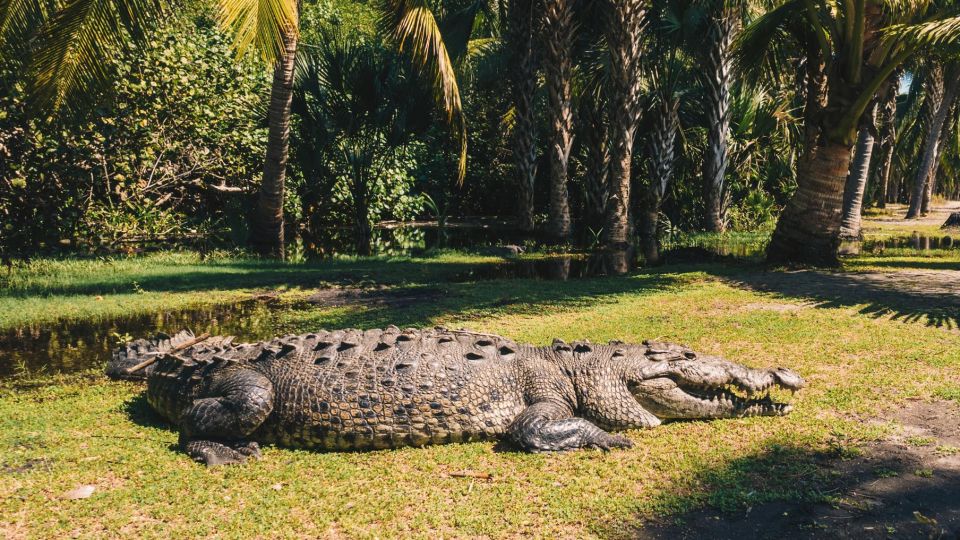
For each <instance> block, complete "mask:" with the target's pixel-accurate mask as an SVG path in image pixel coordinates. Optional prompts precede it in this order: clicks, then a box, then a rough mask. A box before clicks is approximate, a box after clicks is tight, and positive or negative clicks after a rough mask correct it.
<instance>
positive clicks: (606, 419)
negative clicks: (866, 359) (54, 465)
mask: <svg viewBox="0 0 960 540" xmlns="http://www.w3.org/2000/svg"><path fill="white" fill-rule="evenodd" d="M107 371H108V373H109V374H111V375H112V376H114V377H120V378H145V379H146V382H147V390H146V399H147V401H148V402H149V404H150V406H151V407H152V408H153V409H155V410H156V411H157V412H158V413H160V414H161V415H162V416H164V417H165V418H166V419H167V420H169V421H170V422H171V424H173V425H175V426H177V427H178V428H179V431H180V443H179V444H180V447H181V449H182V450H183V451H185V452H186V453H187V454H188V455H189V456H190V457H192V458H193V459H195V460H196V461H199V462H202V463H205V464H207V465H208V466H216V465H222V464H230V463H239V462H243V461H245V460H246V459H247V458H249V457H251V456H253V457H259V456H260V446H259V445H260V444H261V443H262V444H275V445H280V446H286V447H293V448H308V449H315V450H323V451H345V450H375V449H389V448H398V447H404V446H417V447H419V446H424V445H430V444H442V443H454V442H467V441H482V440H505V441H506V442H507V443H508V444H512V445H514V446H515V447H517V448H518V449H520V450H525V451H530V452H552V451H565V450H572V449H577V448H597V449H603V450H610V449H613V448H628V447H630V446H631V445H632V443H631V441H630V439H629V438H627V437H626V436H624V435H622V434H617V433H612V432H616V431H623V430H628V429H640V428H652V427H655V426H658V425H660V424H661V423H662V422H663V421H667V420H674V419H719V418H738V417H747V416H782V415H785V414H787V413H789V412H790V411H791V408H792V407H791V405H789V404H787V403H780V402H775V401H774V400H772V399H771V397H770V395H769V393H767V392H766V391H768V390H770V389H771V388H781V389H786V390H790V391H796V390H798V389H800V388H802V387H803V386H804V384H805V383H804V380H803V378H801V377H800V376H799V375H798V374H797V373H795V372H794V371H791V370H789V369H785V368H775V369H751V368H748V367H745V366H743V365H740V364H736V363H733V362H729V361H726V360H723V359H721V358H718V357H712V356H706V355H701V354H698V353H696V352H694V351H692V350H690V349H689V348H687V347H685V346H681V345H676V344H671V343H662V342H656V341H646V342H643V343H642V344H626V343H622V342H619V341H612V342H609V343H605V344H594V343H590V342H588V341H574V342H572V343H566V342H564V341H562V340H559V339H558V340H555V341H554V342H553V344H552V345H549V346H533V345H526V344H518V343H516V342H515V341H512V340H510V339H507V338H504V337H501V336H497V335H490V334H482V333H476V332H470V331H466V330H459V331H457V330H448V329H445V328H435V329H406V330H401V329H399V328H396V327H389V328H386V329H383V330H366V331H363V330H336V331H318V332H314V333H309V334H303V335H290V336H285V337H281V338H276V339H273V340H269V341H263V342H259V343H234V342H233V340H232V338H229V337H208V336H206V335H204V336H201V337H199V338H198V337H195V336H194V335H193V334H191V333H190V332H189V331H183V332H180V333H179V334H177V335H175V336H172V337H170V336H163V335H161V336H158V337H157V338H156V339H152V340H144V339H141V340H137V341H134V342H131V343H128V344H126V345H123V346H120V347H119V348H117V349H116V350H115V351H114V355H113V359H112V361H111V362H110V364H109V366H108V369H107ZM758 394H766V395H762V397H761V396H760V395H758Z"/></svg>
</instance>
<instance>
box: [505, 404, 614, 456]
mask: <svg viewBox="0 0 960 540" xmlns="http://www.w3.org/2000/svg"><path fill="white" fill-rule="evenodd" d="M507 433H508V434H509V437H510V439H511V440H512V441H513V442H514V443H516V444H517V445H519V446H520V447H521V448H523V449H524V450H527V451H528V452H563V451H566V450H575V449H577V448H600V449H603V450H610V449H612V448H630V447H631V446H633V443H632V442H631V441H630V439H628V438H626V437H624V436H621V435H613V434H610V433H607V432H606V431H604V430H602V429H600V428H598V427H597V426H595V425H593V424H591V423H590V422H588V421H587V420H584V419H583V418H576V417H574V416H573V411H572V410H571V409H570V408H569V407H568V406H566V405H563V404H560V403H557V402H553V401H541V402H539V403H534V404H533V405H531V406H529V407H527V408H526V409H524V411H523V412H522V413H520V416H518V417H517V418H516V419H515V420H514V421H513V423H511V424H510V427H508V428H507Z"/></svg>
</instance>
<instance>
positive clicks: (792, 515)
mask: <svg viewBox="0 0 960 540" xmlns="http://www.w3.org/2000/svg"><path fill="white" fill-rule="evenodd" d="M887 420H892V421H895V422H897V423H898V424H900V425H901V428H900V429H899V430H898V431H897V432H896V433H895V434H894V435H892V436H890V437H889V438H887V439H886V440H882V441H879V442H874V443H870V444H868V445H866V446H864V447H862V453H860V454H859V455H857V456H854V457H848V458H846V459H842V458H835V459H832V460H829V461H826V462H824V463H823V467H826V468H827V469H828V470H829V471H830V472H832V473H833V474H832V475H831V477H833V478H836V479H837V480H836V483H835V485H833V486H828V487H827V489H826V490H825V492H827V493H834V494H835V495H834V496H833V497H832V500H831V502H830V503H826V502H821V503H796V502H773V503H766V504H762V505H758V506H755V507H753V508H749V509H747V510H746V511H744V512H742V513H737V514H723V513H721V512H718V511H716V510H712V509H704V510H699V511H695V512H691V513H688V514H686V515H683V516H680V517H679V519H676V516H672V517H671V518H670V521H669V522H667V521H665V522H663V523H652V524H647V525H645V526H644V527H643V528H641V529H639V530H638V531H637V537H638V538H651V539H652V538H671V539H673V538H711V539H726V538H729V539H736V540H745V539H752V538H778V539H779V538H798V539H799V538H868V539H872V538H924V539H925V538H949V539H955V538H960V405H958V404H957V403H955V402H952V401H937V402H920V401H911V402H908V403H907V404H906V406H905V407H904V408H902V409H900V410H899V411H897V412H896V413H895V414H893V415H891V418H888V419H887Z"/></svg>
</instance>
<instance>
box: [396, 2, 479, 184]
mask: <svg viewBox="0 0 960 540" xmlns="http://www.w3.org/2000/svg"><path fill="white" fill-rule="evenodd" d="M379 9H380V13H381V17H380V21H379V23H380V27H381V30H382V31H383V33H384V34H386V35H387V36H389V37H390V38H391V39H392V40H393V41H394V42H395V43H396V44H397V47H398V49H399V50H400V51H401V52H404V53H406V54H407V55H409V56H410V58H411V59H412V60H413V62H414V64H415V65H416V66H417V67H418V68H419V69H420V70H421V71H422V72H423V73H425V74H426V75H427V77H429V78H430V79H431V80H432V82H433V90H434V96H435V98H436V100H437V102H438V104H439V106H440V107H441V108H442V109H443V111H444V112H445V113H446V118H447V123H448V124H450V126H451V128H452V129H453V132H454V136H455V137H456V138H457V139H458V141H459V142H460V163H459V178H460V181H463V178H464V177H465V176H466V172H467V162H466V159H467V130H466V121H465V119H464V117H463V104H462V102H461V100H460V87H459V84H458V83H457V75H456V71H455V69H454V63H453V61H452V60H451V58H450V54H449V53H448V51H447V45H446V43H445V42H444V39H443V33H442V31H441V29H440V25H439V24H438V22H437V19H436V17H434V14H433V11H432V10H431V6H430V4H429V3H428V2H427V1H426V0H381V1H380V3H379Z"/></svg>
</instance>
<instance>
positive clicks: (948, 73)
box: [907, 64, 960, 219]
mask: <svg viewBox="0 0 960 540" xmlns="http://www.w3.org/2000/svg"><path fill="white" fill-rule="evenodd" d="M925 90H926V96H925V100H926V102H927V103H928V106H927V109H926V110H927V112H928V114H927V115H925V116H926V118H925V122H924V128H925V131H924V132H925V135H924V143H923V153H922V155H921V158H920V163H919V166H918V167H917V174H916V179H915V183H914V191H913V196H912V197H911V198H910V208H909V209H908V211H907V219H914V218H917V217H919V216H920V215H921V214H922V213H923V200H924V198H927V199H928V200H929V197H930V191H931V190H932V188H933V183H934V180H935V176H936V165H937V157H938V155H939V152H940V145H941V139H942V136H943V127H944V126H945V125H947V117H948V116H949V114H950V109H951V108H952V107H953V103H954V101H955V100H956V98H957V95H958V93H960V64H950V65H947V66H941V65H939V64H937V65H936V66H935V67H934V69H932V70H931V72H930V74H929V75H928V80H927V84H925Z"/></svg>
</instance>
